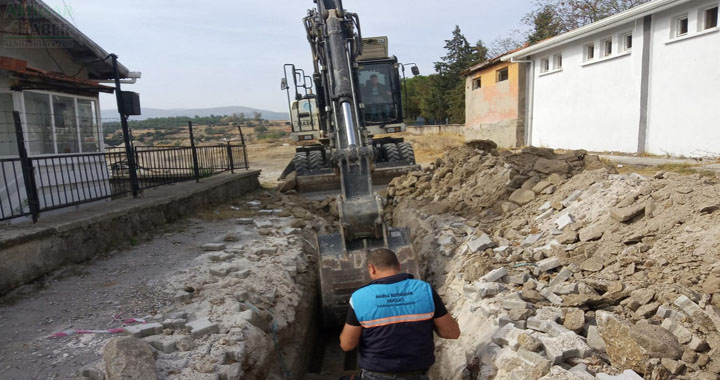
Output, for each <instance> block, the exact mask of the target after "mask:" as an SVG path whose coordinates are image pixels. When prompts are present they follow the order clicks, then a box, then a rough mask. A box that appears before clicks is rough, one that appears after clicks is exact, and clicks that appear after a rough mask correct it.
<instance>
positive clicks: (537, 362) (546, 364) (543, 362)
mask: <svg viewBox="0 0 720 380" xmlns="http://www.w3.org/2000/svg"><path fill="white" fill-rule="evenodd" d="M517 354H518V356H519V357H520V359H521V360H522V361H524V362H525V363H527V364H529V365H531V366H533V367H535V368H540V370H539V371H538V372H539V373H542V374H545V373H548V372H549V371H550V367H551V366H552V363H551V362H550V361H549V360H547V359H546V358H544V357H542V356H540V355H539V354H537V353H535V352H532V351H528V350H526V349H524V348H519V349H518V350H517Z"/></svg>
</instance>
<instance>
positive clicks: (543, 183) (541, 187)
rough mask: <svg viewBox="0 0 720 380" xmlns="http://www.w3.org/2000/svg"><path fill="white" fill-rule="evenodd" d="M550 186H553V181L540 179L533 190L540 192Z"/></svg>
mask: <svg viewBox="0 0 720 380" xmlns="http://www.w3.org/2000/svg"><path fill="white" fill-rule="evenodd" d="M550 186H552V183H550V182H548V181H540V182H538V183H537V185H535V186H533V188H532V191H533V192H534V193H536V194H540V193H542V192H543V190H545V189H547V188H548V187H550Z"/></svg>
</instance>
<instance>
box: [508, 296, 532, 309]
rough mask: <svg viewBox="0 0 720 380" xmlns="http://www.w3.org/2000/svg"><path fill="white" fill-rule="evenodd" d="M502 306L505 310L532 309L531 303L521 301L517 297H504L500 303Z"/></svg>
mask: <svg viewBox="0 0 720 380" xmlns="http://www.w3.org/2000/svg"><path fill="white" fill-rule="evenodd" d="M502 308H503V309H505V310H512V309H522V310H526V309H532V308H533V307H532V305H530V304H529V303H527V302H525V301H521V300H519V299H506V300H505V301H503V303H502Z"/></svg>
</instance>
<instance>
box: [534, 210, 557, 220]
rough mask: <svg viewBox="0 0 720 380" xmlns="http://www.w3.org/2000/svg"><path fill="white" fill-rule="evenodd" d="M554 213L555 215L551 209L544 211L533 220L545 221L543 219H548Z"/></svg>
mask: <svg viewBox="0 0 720 380" xmlns="http://www.w3.org/2000/svg"><path fill="white" fill-rule="evenodd" d="M554 213H555V210H552V209H550V210H545V211H543V212H542V214H540V215H538V216H537V217H536V218H535V220H536V221H540V220H545V219H547V218H549V217H550V216H551V215H552V214H554Z"/></svg>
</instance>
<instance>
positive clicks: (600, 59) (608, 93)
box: [529, 22, 642, 152]
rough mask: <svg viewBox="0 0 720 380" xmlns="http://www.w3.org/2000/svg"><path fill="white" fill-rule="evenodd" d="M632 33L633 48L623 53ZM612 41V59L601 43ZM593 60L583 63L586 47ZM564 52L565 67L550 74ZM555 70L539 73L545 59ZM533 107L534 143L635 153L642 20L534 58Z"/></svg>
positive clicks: (532, 132) (532, 138)
mask: <svg viewBox="0 0 720 380" xmlns="http://www.w3.org/2000/svg"><path fill="white" fill-rule="evenodd" d="M628 32H632V33H633V47H632V50H631V51H630V52H622V51H621V50H620V49H619V48H621V46H622V45H621V43H620V42H621V41H620V40H621V38H620V37H621V36H623V35H624V34H625V33H628ZM607 38H612V39H613V50H614V52H613V55H611V56H609V57H604V56H603V55H604V54H603V53H602V46H601V41H604V40H605V39H607ZM590 43H594V44H595V56H596V58H595V59H594V60H592V61H588V62H586V61H585V59H584V58H585V46H586V45H587V44H590ZM556 54H562V57H563V59H562V61H563V64H562V69H561V70H557V71H552V65H553V61H552V59H554V56H555V55H556ZM546 57H550V59H551V71H550V72H547V73H541V63H542V60H543V58H546ZM532 58H533V61H534V62H535V64H534V67H531V68H529V70H532V74H530V75H532V78H533V81H534V83H533V86H534V99H533V101H534V105H533V112H532V113H533V115H532V126H531V128H532V130H531V135H532V137H531V144H532V145H535V146H544V147H552V148H564V149H587V150H592V151H624V152H634V151H635V150H636V149H637V143H638V130H639V120H640V79H641V70H642V22H638V23H637V24H636V23H634V22H632V23H629V24H626V25H623V26H621V27H617V28H615V29H613V30H611V31H608V32H604V33H602V34H598V35H594V36H591V37H588V38H586V39H584V40H580V41H576V42H572V43H569V44H566V45H564V46H560V47H558V48H556V49H554V50H549V51H546V52H543V53H539V54H538V55H536V56H533V57H532Z"/></svg>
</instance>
